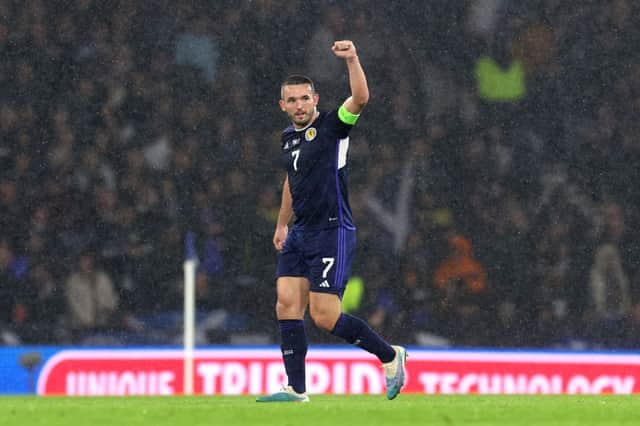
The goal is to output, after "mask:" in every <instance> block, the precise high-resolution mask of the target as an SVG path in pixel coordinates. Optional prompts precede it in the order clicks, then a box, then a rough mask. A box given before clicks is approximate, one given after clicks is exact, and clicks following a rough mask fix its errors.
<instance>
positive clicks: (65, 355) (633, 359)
mask: <svg viewBox="0 0 640 426" xmlns="http://www.w3.org/2000/svg"><path fill="white" fill-rule="evenodd" d="M407 373H408V378H407V383H406V386H405V389H404V390H403V392H407V393H425V394H435V393H447V394H455V393H458V394H468V393H477V394H573V393H581V394H601V393H613V394H631V393H640V355H637V354H628V355H621V354H617V355H616V354H600V353H595V354H594V353H574V354H572V353H552V352H540V353H537V352H484V351H482V352H480V351H478V352H475V351H427V350H410V351H409V359H408V361H407ZM284 382H285V373H284V367H283V365H282V362H281V355H280V352H279V351H278V350H277V349H206V350H197V351H195V359H194V390H195V393H196V394H205V395H241V394H262V393H269V392H274V391H276V390H277V389H278V388H279V387H280V385H281V384H282V383H284ZM182 390H183V353H182V351H179V350H161V349H153V350H78V351H75V350H70V351H61V352H59V353H57V354H56V355H54V356H53V357H51V358H50V359H49V360H48V361H47V363H46V364H45V366H44V367H43V369H42V370H41V373H40V376H39V378H38V389H37V391H38V394H40V395H69V396H73V395H76V396H90V395H91V396H93V395H174V394H181V393H182ZM307 391H308V392H309V393H312V394H322V393H330V394H378V393H382V392H383V391H384V376H383V372H382V369H381V367H380V363H379V362H378V360H377V359H376V358H375V357H373V356H371V355H370V354H368V353H366V352H363V351H361V350H356V349H344V350H342V349H316V350H311V351H310V352H309V355H308V356H307Z"/></svg>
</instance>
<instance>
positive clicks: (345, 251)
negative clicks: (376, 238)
mask: <svg viewBox="0 0 640 426" xmlns="http://www.w3.org/2000/svg"><path fill="white" fill-rule="evenodd" d="M355 251H356V231H355V229H353V230H351V229H346V228H343V227H337V228H329V229H322V230H319V231H305V230H303V229H300V228H296V227H295V226H294V227H292V228H291V229H290V230H289V233H288V235H287V239H286V240H285V242H284V246H283V248H282V251H281V252H280V253H279V255H278V267H277V268H276V279H277V278H279V277H305V278H307V279H308V280H309V284H310V290H311V291H313V292H318V293H331V294H337V295H338V296H339V297H340V298H342V294H343V293H344V289H345V287H346V285H347V281H348V280H349V274H350V273H351V263H352V262H353V255H354V253H355Z"/></svg>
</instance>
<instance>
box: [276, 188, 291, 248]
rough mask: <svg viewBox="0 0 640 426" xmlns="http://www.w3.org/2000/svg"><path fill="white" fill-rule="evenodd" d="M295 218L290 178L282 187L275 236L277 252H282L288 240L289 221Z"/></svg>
mask: <svg viewBox="0 0 640 426" xmlns="http://www.w3.org/2000/svg"><path fill="white" fill-rule="evenodd" d="M292 216H293V201H292V199H291V191H290V190H289V176H287V177H286V178H285V180H284V184H283V185H282V202H281V203H280V213H278V223H277V224H276V232H275V234H274V235H273V245H274V247H275V248H276V250H278V251H280V250H282V246H283V245H284V240H286V239H287V233H288V232H289V226H288V225H289V221H290V220H291V217H292Z"/></svg>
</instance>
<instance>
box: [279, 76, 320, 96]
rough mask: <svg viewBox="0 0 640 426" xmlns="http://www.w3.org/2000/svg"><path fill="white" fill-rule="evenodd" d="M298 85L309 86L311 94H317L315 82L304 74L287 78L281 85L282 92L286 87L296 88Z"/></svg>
mask: <svg viewBox="0 0 640 426" xmlns="http://www.w3.org/2000/svg"><path fill="white" fill-rule="evenodd" d="M297 84H308V85H309V86H311V92H312V93H316V86H315V84H313V80H311V79H310V78H309V77H307V76H306V75H302V74H291V75H290V76H288V77H287V78H285V79H284V81H283V82H282V84H281V85H280V90H281V91H282V88H283V87H284V86H295V85H297Z"/></svg>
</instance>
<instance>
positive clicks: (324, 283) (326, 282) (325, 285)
mask: <svg viewBox="0 0 640 426" xmlns="http://www.w3.org/2000/svg"><path fill="white" fill-rule="evenodd" d="M318 287H325V288H329V287H331V286H330V285H329V282H328V281H327V280H324V281H322V282H321V283H320V285H319V286H318Z"/></svg>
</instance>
